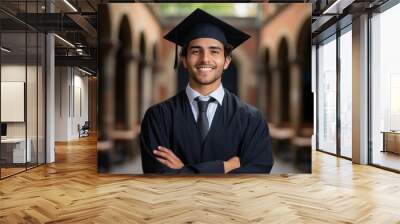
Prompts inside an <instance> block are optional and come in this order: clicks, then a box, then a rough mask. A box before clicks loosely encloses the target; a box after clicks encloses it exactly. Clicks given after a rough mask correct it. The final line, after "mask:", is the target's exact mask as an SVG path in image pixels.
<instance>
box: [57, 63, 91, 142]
mask: <svg viewBox="0 0 400 224" xmlns="http://www.w3.org/2000/svg"><path fill="white" fill-rule="evenodd" d="M55 85H56V93H55V98H56V99H55V112H56V113H55V116H56V117H55V120H56V122H55V123H56V133H55V140H56V141H69V140H73V139H77V138H79V133H78V124H80V125H81V126H82V125H83V124H84V123H85V121H87V120H88V105H89V103H88V78H87V77H86V76H84V74H83V73H82V72H80V71H79V70H78V69H76V68H72V67H56V84H55ZM80 107H81V108H80Z"/></svg>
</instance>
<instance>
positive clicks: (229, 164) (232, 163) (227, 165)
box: [224, 156, 240, 173]
mask: <svg viewBox="0 0 400 224" xmlns="http://www.w3.org/2000/svg"><path fill="white" fill-rule="evenodd" d="M239 167H240V159H239V157H237V156H234V157H232V158H230V159H229V160H228V161H225V162H224V171H225V173H229V172H230V171H232V170H234V169H237V168H239Z"/></svg>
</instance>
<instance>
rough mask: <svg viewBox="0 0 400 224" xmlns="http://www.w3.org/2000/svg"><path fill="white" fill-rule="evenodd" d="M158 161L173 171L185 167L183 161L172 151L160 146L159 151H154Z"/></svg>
mask: <svg viewBox="0 0 400 224" xmlns="http://www.w3.org/2000/svg"><path fill="white" fill-rule="evenodd" d="M153 153H154V154H155V155H156V159H157V160H158V161H159V162H160V163H162V164H164V165H165V166H167V167H169V168H171V169H180V168H182V167H183V166H184V165H183V163H182V161H181V160H180V159H179V158H178V157H177V156H176V155H175V154H174V153H173V152H172V151H171V150H170V149H167V148H165V147H162V146H158V147H157V150H153Z"/></svg>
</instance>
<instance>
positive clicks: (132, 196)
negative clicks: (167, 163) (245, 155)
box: [0, 137, 400, 224]
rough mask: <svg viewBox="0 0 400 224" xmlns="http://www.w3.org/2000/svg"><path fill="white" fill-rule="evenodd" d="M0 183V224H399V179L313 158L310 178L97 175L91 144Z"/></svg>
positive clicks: (79, 144) (59, 152)
mask: <svg viewBox="0 0 400 224" xmlns="http://www.w3.org/2000/svg"><path fill="white" fill-rule="evenodd" d="M56 158H57V160H56V163H54V164H50V165H46V166H41V167H38V168H36V169H33V170H29V171H27V172H26V173H22V174H19V175H16V176H13V177H10V178H7V179H5V180H2V181H0V223H372V224H377V223H384V224H386V223H400V175H399V174H395V173H391V172H387V171H384V170H380V169H377V168H374V167H370V166H360V165H353V164H351V162H350V161H347V160H343V159H338V158H336V157H333V156H330V155H326V154H323V153H320V152H313V174H312V175H281V176H274V175H271V176H257V175H245V176H228V177H223V176H208V177H207V176H202V177H198V176H192V177H172V176H169V177H159V178H155V177H154V176H147V177H142V176H127V175H125V176H120V175H98V174H97V172H96V162H95V161H96V141H95V138H94V137H90V138H85V139H84V140H81V141H76V142H71V143H69V144H58V145H57V147H56Z"/></svg>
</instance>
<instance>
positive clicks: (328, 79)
mask: <svg viewBox="0 0 400 224" xmlns="http://www.w3.org/2000/svg"><path fill="white" fill-rule="evenodd" d="M335 38H336V36H335V35H334V36H332V37H331V38H329V39H328V40H327V41H326V42H325V43H322V44H320V45H319V48H318V52H317V53H318V59H317V63H318V90H317V91H318V99H317V100H318V149H319V150H322V151H326V152H330V153H336V39H335Z"/></svg>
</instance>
